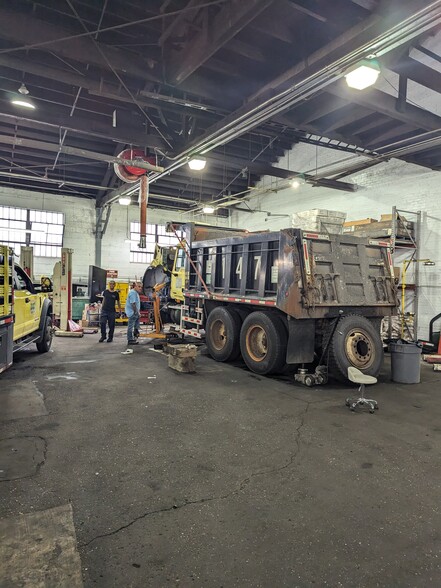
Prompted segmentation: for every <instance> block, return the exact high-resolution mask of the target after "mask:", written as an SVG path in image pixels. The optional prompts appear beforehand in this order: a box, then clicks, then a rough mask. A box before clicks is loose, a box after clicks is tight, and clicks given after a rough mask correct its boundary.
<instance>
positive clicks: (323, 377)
mask: <svg viewBox="0 0 441 588" xmlns="http://www.w3.org/2000/svg"><path fill="white" fill-rule="evenodd" d="M342 316H343V312H342V311H340V316H339V317H338V318H337V320H336V321H335V324H334V326H333V327H332V331H331V333H330V335H329V339H328V342H327V343H326V345H325V348H324V349H323V352H322V355H321V357H320V360H319V363H318V366H317V367H316V368H315V370H314V373H309V372H308V370H307V369H306V368H305V367H303V366H302V367H301V368H299V369H298V370H297V373H296V374H295V375H294V379H295V381H296V382H300V383H301V384H304V385H305V386H308V387H311V386H321V385H323V384H327V383H328V366H327V365H324V364H323V363H322V362H323V359H324V357H325V355H326V352H327V351H328V348H329V344H330V343H331V341H332V337H333V336H334V333H335V330H336V328H337V325H338V323H339V321H340V318H341V317H342Z"/></svg>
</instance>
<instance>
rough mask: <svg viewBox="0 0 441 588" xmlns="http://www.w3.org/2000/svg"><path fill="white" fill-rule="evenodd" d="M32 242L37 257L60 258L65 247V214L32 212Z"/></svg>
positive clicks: (41, 211)
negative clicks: (62, 248)
mask: <svg viewBox="0 0 441 588" xmlns="http://www.w3.org/2000/svg"><path fill="white" fill-rule="evenodd" d="M29 212H30V223H31V240H30V245H33V247H34V255H36V256H37V257H60V256H61V247H62V246H63V234H64V214H62V213H60V212H46V211H43V210H30V211H29Z"/></svg>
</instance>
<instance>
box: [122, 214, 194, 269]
mask: <svg viewBox="0 0 441 588" xmlns="http://www.w3.org/2000/svg"><path fill="white" fill-rule="evenodd" d="M139 231H140V223H139V222H137V221H132V222H131V223H130V261H131V262H132V263H142V264H144V265H148V264H149V263H151V262H152V260H153V256H154V253H155V244H156V243H158V244H159V245H160V246H161V247H164V246H167V247H172V246H176V245H177V244H178V242H179V241H178V239H177V238H176V237H175V235H174V234H172V233H166V231H165V226H164V225H152V224H147V233H146V242H147V247H146V249H140V248H139V247H138V243H139V238H140V232H139ZM178 235H179V237H180V238H181V239H182V236H183V233H182V231H179V232H178Z"/></svg>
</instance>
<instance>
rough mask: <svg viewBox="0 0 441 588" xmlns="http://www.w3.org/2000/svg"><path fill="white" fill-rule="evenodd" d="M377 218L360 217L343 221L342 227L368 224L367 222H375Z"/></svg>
mask: <svg viewBox="0 0 441 588" xmlns="http://www.w3.org/2000/svg"><path fill="white" fill-rule="evenodd" d="M377 222H378V220H377V219H376V218H362V219H360V220H353V221H346V222H345V223H343V226H344V227H352V226H354V227H356V226H358V225H368V224H369V223H377Z"/></svg>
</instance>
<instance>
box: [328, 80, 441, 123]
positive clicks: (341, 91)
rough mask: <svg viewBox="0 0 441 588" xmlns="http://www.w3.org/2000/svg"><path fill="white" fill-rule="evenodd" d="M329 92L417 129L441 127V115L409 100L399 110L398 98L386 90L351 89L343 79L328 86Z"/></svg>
mask: <svg viewBox="0 0 441 588" xmlns="http://www.w3.org/2000/svg"><path fill="white" fill-rule="evenodd" d="M327 92H329V93H330V94H334V95H335V96H339V97H340V98H343V99H344V100H348V101H349V102H353V103H355V104H359V105H360V106H364V107H366V108H369V110H372V111H376V112H380V113H381V114H384V115H386V116H389V117H390V118H393V119H395V120H399V121H400V122H403V123H405V124H408V125H411V126H413V127H415V128H416V129H425V130H426V131H433V130H436V129H439V128H441V117H440V116H437V115H436V114H433V113H432V112H429V111H428V110H424V109H423V108H419V107H418V106H414V105H413V104H410V103H409V102H408V103H407V104H406V109H405V111H404V112H400V111H399V110H397V104H398V99H397V98H395V97H394V96H391V95H390V94H386V92H381V91H380V90H377V89H375V88H371V89H366V90H363V92H359V91H358V90H351V89H350V88H348V86H347V84H346V83H345V82H343V81H341V80H340V81H338V82H336V83H335V84H332V85H331V86H328V88H327Z"/></svg>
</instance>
